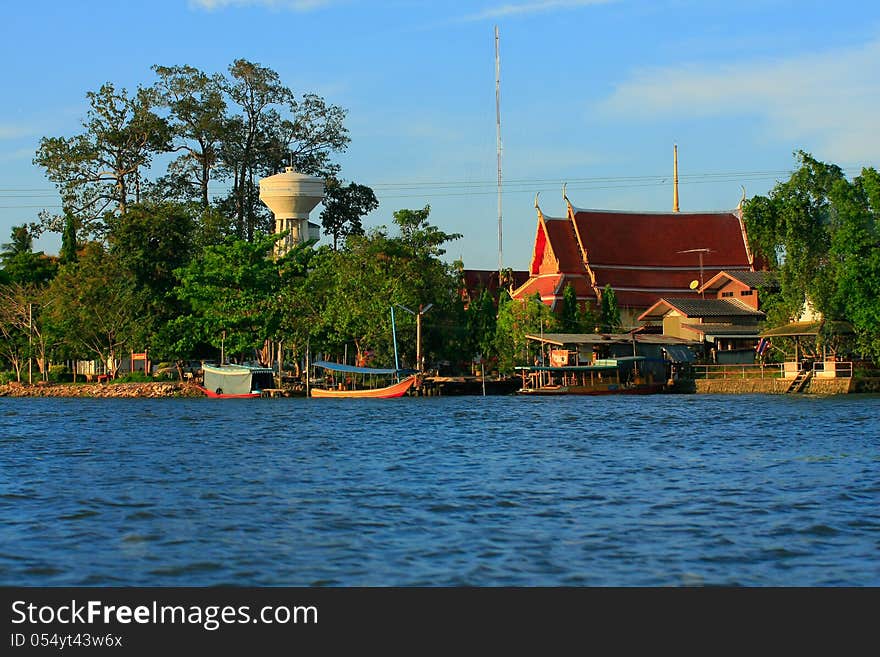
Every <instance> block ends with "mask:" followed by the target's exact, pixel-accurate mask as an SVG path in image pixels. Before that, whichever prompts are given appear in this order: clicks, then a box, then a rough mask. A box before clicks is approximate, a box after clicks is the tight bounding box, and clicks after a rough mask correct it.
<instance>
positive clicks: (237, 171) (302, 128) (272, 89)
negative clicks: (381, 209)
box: [220, 59, 349, 241]
mask: <svg viewBox="0 0 880 657" xmlns="http://www.w3.org/2000/svg"><path fill="white" fill-rule="evenodd" d="M223 90H224V93H225V94H226V97H227V98H228V99H229V100H230V101H231V103H232V106H233V107H234V108H237V109H238V110H239V111H240V113H239V114H236V115H233V116H231V117H228V118H227V121H226V126H225V139H224V142H223V144H222V147H221V152H220V156H221V161H222V164H223V168H224V171H225V174H226V175H227V176H228V177H229V178H231V180H232V190H231V192H230V196H229V198H228V199H227V200H226V203H225V206H224V207H227V208H228V209H229V210H230V214H231V215H232V216H233V218H234V225H235V230H236V234H237V235H238V236H239V237H241V238H244V239H247V240H248V241H250V240H252V239H254V236H255V234H256V232H263V233H268V232H270V231H271V217H270V214H269V212H268V211H267V209H266V208H265V206H263V204H262V203H260V201H259V189H258V187H257V178H258V177H262V176H267V175H271V174H273V173H276V172H277V171H278V170H280V169H281V168H282V167H284V166H285V165H290V166H293V167H294V168H296V169H297V170H298V171H300V172H302V173H307V174H311V175H323V176H327V175H332V174H335V173H336V172H337V171H338V166H337V165H334V164H332V163H331V162H330V154H331V153H334V152H341V151H343V150H345V148H346V146H347V144H348V142H349V137H348V132H347V130H346V129H345V126H344V124H343V121H344V118H345V111H344V110H342V109H341V108H339V107H336V106H334V105H328V104H327V103H326V102H325V101H324V100H323V99H322V98H321V97H319V96H316V95H314V94H304V95H303V96H302V98H300V99H297V98H296V96H295V94H294V93H293V92H292V91H291V90H290V89H289V88H288V87H286V86H284V85H283V84H282V82H281V78H280V76H279V75H278V73H276V72H275V71H273V70H272V69H270V68H268V67H266V66H262V65H260V64H256V63H253V62H249V61H247V60H245V59H237V60H235V61H234V62H233V63H232V65H231V66H230V67H229V78H228V79H225V80H224V82H223Z"/></svg>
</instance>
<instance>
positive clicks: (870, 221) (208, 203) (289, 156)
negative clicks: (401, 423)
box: [0, 60, 880, 382]
mask: <svg viewBox="0 0 880 657" xmlns="http://www.w3.org/2000/svg"><path fill="white" fill-rule="evenodd" d="M153 73H154V76H155V78H154V80H153V81H152V83H151V84H149V85H147V86H143V87H139V88H138V89H137V90H135V92H133V93H129V92H128V91H127V90H125V89H118V88H117V87H116V86H114V85H113V84H111V83H107V84H105V85H103V86H102V87H101V88H100V89H99V90H98V91H95V92H89V93H88V94H87V99H88V102H89V109H88V111H87V114H86V117H85V118H84V120H83V124H82V131H81V132H80V133H79V134H76V135H73V136H66V137H45V138H43V139H42V140H41V142H40V146H39V149H38V150H37V153H36V154H35V158H34V162H35V163H36V164H38V165H40V166H41V167H43V169H44V170H45V172H46V176H47V178H48V179H49V180H50V181H52V182H54V183H55V184H56V186H57V189H58V191H59V194H60V196H61V201H62V209H61V211H60V212H59V213H50V212H45V211H44V212H41V213H40V214H39V216H38V217H36V219H35V220H34V221H31V222H27V221H25V222H24V223H22V224H21V225H18V226H15V228H14V229H13V230H12V234H11V236H10V241H9V242H8V243H5V244H3V245H2V252H0V264H2V269H0V371H2V372H5V374H3V375H2V379H4V380H10V379H11V380H17V381H21V380H22V379H23V378H26V377H27V374H28V370H27V368H28V364H29V363H35V364H36V367H37V374H36V376H35V378H37V379H42V380H44V381H48V380H50V379H61V378H66V377H67V376H69V375H70V374H71V373H70V371H69V370H65V368H64V367H63V366H62V364H64V363H70V362H72V361H75V360H92V361H97V362H99V363H102V364H106V367H107V369H108V370H109V372H110V374H111V376H113V375H115V374H116V373H117V372H116V370H117V368H118V367H119V364H120V362H121V361H122V360H123V359H124V357H125V356H127V355H129V354H130V353H131V352H137V353H141V352H145V351H146V352H147V353H148V354H149V357H150V359H151V360H152V362H153V363H154V364H157V363H167V364H169V365H170V367H176V369H177V371H178V374H179V377H180V378H182V377H183V370H184V364H185V363H186V362H187V361H189V360H191V359H196V360H198V359H210V360H218V359H219V358H220V357H221V355H222V356H224V357H226V358H227V359H229V358H232V359H234V360H237V361H239V362H241V361H250V360H260V361H262V362H264V363H270V362H271V363H276V362H278V361H279V360H281V361H283V362H284V363H285V367H287V364H290V366H291V367H292V368H293V369H296V368H297V367H298V366H299V364H301V363H302V362H303V360H304V356H305V354H306V352H307V351H308V352H309V353H311V354H313V355H324V356H326V357H330V358H342V357H346V358H347V360H348V362H354V361H355V360H357V361H359V362H361V363H369V364H371V365H376V366H391V365H394V364H395V360H398V361H399V364H400V365H401V366H411V367H413V366H415V365H416V349H417V346H416V326H417V317H421V319H422V322H421V328H422V332H421V347H422V354H423V357H424V361H425V362H426V363H427V364H428V365H429V366H432V367H433V366H438V365H439V366H444V367H447V368H448V369H450V370H451V371H453V372H456V373H460V372H463V371H468V370H469V369H470V368H472V367H474V366H475V364H476V363H480V365H479V366H480V367H485V370H486V371H487V372H491V371H493V370H498V371H501V372H506V371H510V370H511V369H512V367H513V366H514V365H516V364H521V363H523V362H527V358H528V353H527V352H528V347H527V341H526V339H525V335H526V334H527V333H533V334H537V333H539V332H553V331H564V332H591V331H606V332H607V331H615V330H619V329H620V314H619V310H618V308H617V303H616V300H615V297H614V291H613V290H611V289H610V288H608V289H606V290H605V293H604V295H603V304H602V305H601V307H598V308H592V307H590V306H585V305H583V304H578V303H577V301H576V299H575V297H574V291H573V289H571V288H570V287H569V288H568V289H566V290H565V291H564V302H563V303H562V304H561V306H562V307H561V309H559V310H560V312H559V313H557V314H554V313H552V312H551V311H550V310H549V309H548V308H547V307H546V306H545V305H544V304H543V303H541V301H540V299H538V298H531V299H526V300H524V301H517V302H513V301H512V300H511V298H510V295H509V294H508V290H509V288H510V281H511V280H512V278H510V279H509V280H507V281H505V280H502V285H501V290H500V293H499V294H498V295H496V296H493V295H492V294H490V293H489V292H488V291H486V290H482V291H477V293H476V295H474V296H473V298H470V297H468V296H467V295H466V294H465V284H464V278H463V264H462V263H461V262H455V263H452V264H450V263H448V262H447V261H446V260H445V259H444V256H445V250H446V248H447V247H448V245H449V243H450V242H451V241H454V240H456V239H459V238H461V237H462V236H461V235H459V234H454V233H446V232H444V231H443V230H441V229H440V228H439V227H437V226H435V225H433V224H432V223H431V221H430V206H428V205H425V206H424V207H421V208H416V209H409V208H400V209H393V210H389V211H388V212H387V214H386V216H387V217H388V218H389V220H390V221H389V222H388V224H387V225H381V226H377V227H375V228H372V229H370V230H365V229H364V226H363V224H362V219H363V217H364V216H365V215H366V214H367V213H369V212H371V211H373V210H375V209H377V208H378V201H377V200H376V197H375V194H374V193H373V191H372V190H371V189H370V188H369V187H366V186H364V185H361V184H358V183H356V182H353V181H348V180H345V178H344V177H343V175H342V169H341V166H340V165H339V164H338V163H337V162H336V160H335V159H334V158H335V157H336V156H337V155H339V154H340V153H342V152H343V151H345V150H346V148H347V147H348V144H349V135H348V130H347V128H346V127H345V116H346V112H345V110H343V109H342V108H340V107H337V106H334V105H331V104H328V103H327V102H326V101H325V100H324V99H323V98H320V97H318V96H316V95H314V94H309V93H306V94H300V95H297V94H295V93H294V92H293V91H292V90H290V89H289V88H287V87H286V86H284V84H283V83H282V81H281V80H280V78H279V76H278V74H277V73H276V72H274V71H273V70H271V69H269V68H268V67H265V66H262V65H259V64H255V63H252V62H248V61H246V60H236V61H235V62H233V63H232V64H231V65H230V66H229V68H228V70H227V71H226V72H225V73H223V74H220V73H206V72H202V71H199V70H197V69H195V68H192V67H189V66H155V67H153ZM798 157H799V162H800V168H799V169H798V170H797V171H796V172H795V173H794V174H793V176H792V177H791V179H790V180H788V181H786V182H782V183H779V184H778V185H777V186H776V187H775V188H774V189H773V190H772V191H771V193H770V194H769V195H768V196H766V197H763V196H756V197H754V198H752V199H751V200H750V201H748V202H747V203H746V204H745V210H744V211H745V221H746V223H747V225H748V229H749V234H750V236H751V239H752V242H753V245H754V247H755V248H756V249H757V250H758V251H760V253H761V254H763V256H764V257H765V259H766V260H767V261H768V262H769V263H770V265H771V266H772V267H773V268H775V269H777V270H778V271H779V272H780V281H781V286H782V289H781V293H780V294H779V295H778V296H777V297H776V298H775V299H772V300H771V302H770V319H771V321H774V322H782V321H789V320H791V319H794V318H795V317H796V316H797V314H798V312H799V311H800V309H801V308H802V307H803V304H804V300H805V299H807V298H809V299H810V300H811V302H812V303H813V304H814V306H815V307H816V309H817V310H819V311H821V312H822V313H824V315H825V316H826V317H827V318H830V319H834V320H837V319H841V320H847V321H849V322H851V323H852V324H853V326H854V327H855V329H856V332H857V335H858V339H859V341H860V346H861V348H862V349H864V351H865V353H866V354H869V355H870V356H872V357H873V358H875V359H878V358H880V247H878V245H880V235H878V227H877V216H878V211H880V178H878V174H877V172H876V171H875V170H874V169H865V170H864V171H863V172H862V174H861V175H860V176H858V177H856V178H855V179H854V180H852V181H850V180H847V179H846V178H845V176H844V175H843V172H842V170H841V169H840V168H839V167H837V166H835V165H829V164H824V163H821V162H818V161H816V160H815V159H813V158H812V157H811V156H809V155H808V154H806V153H800V154H799V155H798ZM285 166H293V167H294V168H295V169H296V170H298V171H300V172H302V173H306V174H309V175H314V176H320V177H322V178H324V179H325V180H326V181H327V184H326V198H325V202H324V204H323V208H324V209H323V211H322V212H321V215H320V221H321V224H322V227H323V231H324V234H325V235H327V236H329V237H330V238H331V240H330V242H331V243H330V244H324V245H317V244H316V243H315V242H306V243H304V244H300V245H297V247H296V248H294V249H293V250H292V251H291V252H290V253H288V254H287V255H285V256H284V257H281V258H275V257H273V255H272V254H273V245H274V243H275V242H276V241H277V240H278V239H279V237H280V236H278V235H273V234H272V230H273V222H272V216H271V214H270V212H269V211H268V209H267V208H266V207H265V206H264V205H263V204H262V203H261V202H260V201H259V188H258V182H259V180H260V179H261V178H263V177H265V176H269V175H273V174H275V173H277V172H278V171H279V170H281V169H282V168H284V167H285ZM45 231H52V232H57V233H59V234H60V235H61V249H60V252H59V255H58V256H57V257H56V256H47V255H45V254H44V253H42V252H35V251H34V248H33V241H34V238H35V237H36V236H38V235H40V234H41V233H42V232H45ZM502 274H506V272H502ZM502 278H503V276H502ZM392 309H394V310H392ZM392 313H394V315H393V316H394V320H395V321H394V323H392ZM395 337H396V344H395ZM396 347H397V348H396ZM53 363H54V364H55V365H54V367H53V365H52V364H53ZM165 369H166V371H167V369H168V368H165ZM0 382H2V381H0Z"/></svg>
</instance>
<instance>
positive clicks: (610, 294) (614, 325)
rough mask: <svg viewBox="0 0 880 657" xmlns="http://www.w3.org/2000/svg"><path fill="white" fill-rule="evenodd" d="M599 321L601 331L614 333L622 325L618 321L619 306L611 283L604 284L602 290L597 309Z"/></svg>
mask: <svg viewBox="0 0 880 657" xmlns="http://www.w3.org/2000/svg"><path fill="white" fill-rule="evenodd" d="M599 313H600V314H599V323H600V326H601V328H602V333H614V332H615V331H619V330H620V328H621V327H622V323H621V321H620V307H619V306H618V305H617V294H616V293H615V292H614V288H612V287H611V285H610V284H609V285H606V286H605V289H604V290H602V303H601V306H600V311H599Z"/></svg>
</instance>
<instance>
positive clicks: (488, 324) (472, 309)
mask: <svg viewBox="0 0 880 657" xmlns="http://www.w3.org/2000/svg"><path fill="white" fill-rule="evenodd" d="M505 294H506V292H505ZM497 321H498V318H497V311H496V309H495V302H494V300H493V299H492V293H491V292H489V290H487V289H486V288H483V289H481V290H480V293H479V294H478V295H477V298H476V299H474V300H473V301H472V302H471V304H470V305H469V306H468V309H467V323H468V334H469V335H470V337H471V340H472V342H473V347H472V351H473V352H474V354H480V355H481V356H482V357H483V360H489V359H490V358H492V357H494V356H495V326H496V323H497Z"/></svg>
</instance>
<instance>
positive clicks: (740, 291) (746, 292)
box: [715, 281, 758, 310]
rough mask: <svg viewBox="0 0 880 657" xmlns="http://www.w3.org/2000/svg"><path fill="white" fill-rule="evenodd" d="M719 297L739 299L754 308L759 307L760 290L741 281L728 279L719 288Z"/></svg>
mask: <svg viewBox="0 0 880 657" xmlns="http://www.w3.org/2000/svg"><path fill="white" fill-rule="evenodd" d="M715 297H716V298H717V299H737V300H739V301H741V302H742V303H744V304H746V305H747V306H749V307H750V308H752V309H753V310H757V309H758V291H757V290H754V289H752V288H750V287H749V286H748V285H745V284H743V283H740V282H739V281H728V282H727V284H726V285H724V286H723V287H721V288H719V290H718V292H717V294H716V295H715Z"/></svg>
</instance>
